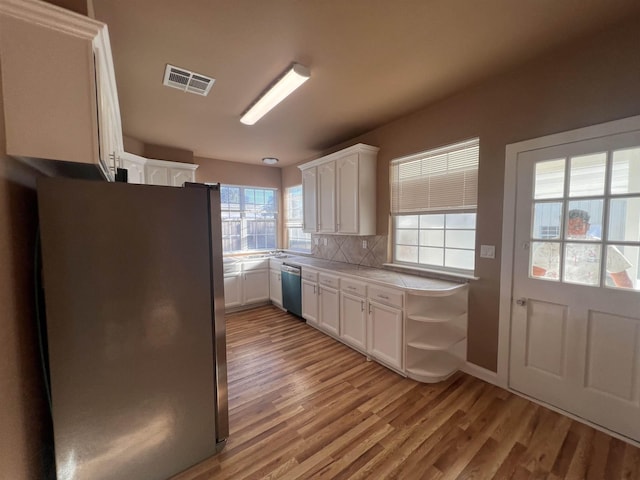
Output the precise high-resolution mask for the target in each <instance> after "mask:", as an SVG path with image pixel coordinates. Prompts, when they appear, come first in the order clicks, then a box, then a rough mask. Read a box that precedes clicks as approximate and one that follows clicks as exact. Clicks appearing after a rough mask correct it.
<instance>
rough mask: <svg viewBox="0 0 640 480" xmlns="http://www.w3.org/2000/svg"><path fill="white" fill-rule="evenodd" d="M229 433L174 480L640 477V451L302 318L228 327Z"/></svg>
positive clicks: (276, 315) (250, 320) (256, 318)
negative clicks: (371, 356)
mask: <svg viewBox="0 0 640 480" xmlns="http://www.w3.org/2000/svg"><path fill="white" fill-rule="evenodd" d="M227 329H228V332H227V340H228V362H229V407H230V411H229V415H230V429H231V434H230V438H229V441H228V443H227V446H226V447H225V449H224V450H223V451H222V452H221V453H220V454H218V455H217V456H215V457H212V458H210V459H208V460H205V461H204V462H202V463H200V464H198V465H196V466H195V467H193V468H191V469H189V470H188V471H186V472H183V473H181V474H180V475H178V476H176V477H174V480H205V479H216V480H218V479H234V480H241V479H261V478H264V479H291V480H293V479H311V478H313V479H376V480H377V479H410V480H413V479H429V480H431V479H433V480H440V479H480V480H484V479H491V478H496V479H509V478H512V479H550V480H555V479H562V478H567V479H605V480H614V479H640V449H638V448H635V447H633V446H631V445H629V444H627V443H625V442H622V441H620V440H618V439H615V438H612V437H610V436H608V435H606V434H604V433H601V432H599V431H597V430H594V429H593V428H590V427H588V426H585V425H583V424H581V423H578V422H575V421H572V420H571V419H569V418H567V417H564V416H562V415H560V414H558V413H555V412H553V411H551V410H548V409H546V408H543V407H540V406H538V405H536V404H534V403H532V402H529V401H527V400H525V399H523V398H520V397H518V396H516V395H513V394H511V393H509V392H507V391H505V390H502V389H500V388H497V387H495V386H493V385H490V384H488V383H485V382H483V381H481V380H478V379H476V378H474V377H471V376H469V375H466V374H463V373H459V374H456V375H454V376H453V377H452V378H450V379H449V380H447V381H445V382H442V383H439V384H435V385H426V384H421V383H418V382H415V381H413V380H409V379H406V378H403V377H401V376H399V375H397V374H396V373H393V372H392V371H390V370H388V369H386V368H385V367H382V366H381V365H379V364H377V363H375V362H367V361H366V360H365V358H364V357H363V356H362V355H360V354H359V353H356V352H355V351H353V350H351V349H350V348H348V347H346V346H344V345H342V344H341V343H339V342H337V341H335V340H333V339H331V338H330V337H328V336H326V335H324V334H322V333H320V332H319V331H317V330H315V329H314V328H312V327H310V326H308V325H306V324H305V323H303V322H301V321H299V320H297V319H296V318H295V317H293V316H291V315H289V314H287V313H284V312H282V311H281V310H279V309H277V308H275V307H272V306H267V307H261V308H259V309H254V310H250V311H246V312H241V313H236V314H232V315H229V316H228V317H227Z"/></svg>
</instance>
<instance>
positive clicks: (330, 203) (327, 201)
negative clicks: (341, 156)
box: [317, 162, 336, 233]
mask: <svg viewBox="0 0 640 480" xmlns="http://www.w3.org/2000/svg"><path fill="white" fill-rule="evenodd" d="M317 193H318V217H319V220H320V222H319V223H320V225H319V228H318V232H320V233H335V231H336V162H328V163H324V164H322V165H319V166H318V192H317Z"/></svg>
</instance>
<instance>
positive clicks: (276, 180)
mask: <svg viewBox="0 0 640 480" xmlns="http://www.w3.org/2000/svg"><path fill="white" fill-rule="evenodd" d="M194 163H197V164H198V165H199V166H198V169H197V170H196V182H202V183H208V182H211V183H214V182H217V183H225V184H227V185H249V186H252V187H266V188H277V189H278V190H282V181H281V175H280V170H281V169H280V168H278V167H266V166H263V165H251V164H248V163H235V162H228V161H226V160H214V159H211V158H201V157H194Z"/></svg>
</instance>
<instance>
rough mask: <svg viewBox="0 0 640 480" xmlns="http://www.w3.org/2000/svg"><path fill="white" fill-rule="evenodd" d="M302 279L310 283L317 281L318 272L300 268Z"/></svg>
mask: <svg viewBox="0 0 640 480" xmlns="http://www.w3.org/2000/svg"><path fill="white" fill-rule="evenodd" d="M302 278H303V279H305V280H309V281H310V282H317V281H318V272H317V271H316V270H311V269H309V268H306V267H302Z"/></svg>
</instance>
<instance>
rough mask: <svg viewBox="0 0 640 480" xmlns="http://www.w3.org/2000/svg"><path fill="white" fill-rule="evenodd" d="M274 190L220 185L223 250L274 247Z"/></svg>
mask: <svg viewBox="0 0 640 480" xmlns="http://www.w3.org/2000/svg"><path fill="white" fill-rule="evenodd" d="M277 194H278V190H277V189H275V188H257V187H247V186H235V185H221V186H220V199H221V202H220V207H221V211H222V212H221V213H222V251H223V252H224V253H235V252H245V251H253V250H275V249H276V248H277V245H278V236H277V231H278V200H277V198H278V195H277Z"/></svg>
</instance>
